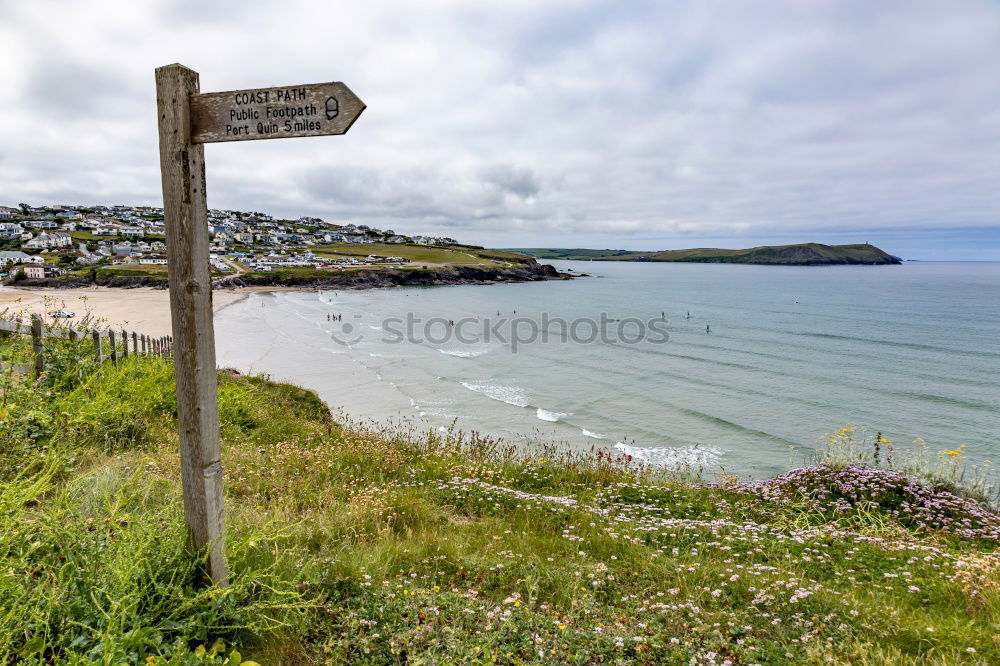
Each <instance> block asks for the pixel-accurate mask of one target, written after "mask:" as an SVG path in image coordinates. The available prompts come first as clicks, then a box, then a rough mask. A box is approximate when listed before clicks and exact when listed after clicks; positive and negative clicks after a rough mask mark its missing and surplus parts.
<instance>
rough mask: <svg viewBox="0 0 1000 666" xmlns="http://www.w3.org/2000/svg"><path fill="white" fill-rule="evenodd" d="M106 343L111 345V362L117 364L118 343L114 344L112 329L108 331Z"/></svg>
mask: <svg viewBox="0 0 1000 666" xmlns="http://www.w3.org/2000/svg"><path fill="white" fill-rule="evenodd" d="M108 344H110V345H111V364H112V365H118V345H116V344H115V332H114V331H111V330H109V331H108Z"/></svg>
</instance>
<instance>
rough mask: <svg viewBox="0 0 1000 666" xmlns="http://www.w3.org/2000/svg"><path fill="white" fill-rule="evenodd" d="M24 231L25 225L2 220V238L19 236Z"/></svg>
mask: <svg viewBox="0 0 1000 666" xmlns="http://www.w3.org/2000/svg"><path fill="white" fill-rule="evenodd" d="M23 233H24V227H22V226H21V225H20V224H15V223H13V222H0V238H17V237H19V236H20V235H21V234H23Z"/></svg>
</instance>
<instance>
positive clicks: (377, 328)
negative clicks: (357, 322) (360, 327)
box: [368, 324, 382, 331]
mask: <svg viewBox="0 0 1000 666" xmlns="http://www.w3.org/2000/svg"><path fill="white" fill-rule="evenodd" d="M368 328H370V329H372V330H373V331H381V330H382V327H381V326H372V325H371V324H368Z"/></svg>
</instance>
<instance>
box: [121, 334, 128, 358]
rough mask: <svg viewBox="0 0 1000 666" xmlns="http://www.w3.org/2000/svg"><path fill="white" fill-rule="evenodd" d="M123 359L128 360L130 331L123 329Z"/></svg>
mask: <svg viewBox="0 0 1000 666" xmlns="http://www.w3.org/2000/svg"><path fill="white" fill-rule="evenodd" d="M122 358H128V331H126V330H125V329H124V328H123V329H122Z"/></svg>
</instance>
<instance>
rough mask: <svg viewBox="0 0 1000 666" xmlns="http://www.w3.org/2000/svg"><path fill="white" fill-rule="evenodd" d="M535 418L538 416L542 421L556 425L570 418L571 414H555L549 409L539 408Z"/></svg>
mask: <svg viewBox="0 0 1000 666" xmlns="http://www.w3.org/2000/svg"><path fill="white" fill-rule="evenodd" d="M535 416H537V417H538V418H539V419H541V420H542V421H548V422H549V423H555V422H556V421H558V420H559V419H561V418H563V417H564V416H570V412H553V411H550V410H548V409H542V408H541V407H539V408H538V409H537V410H536V411H535Z"/></svg>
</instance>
